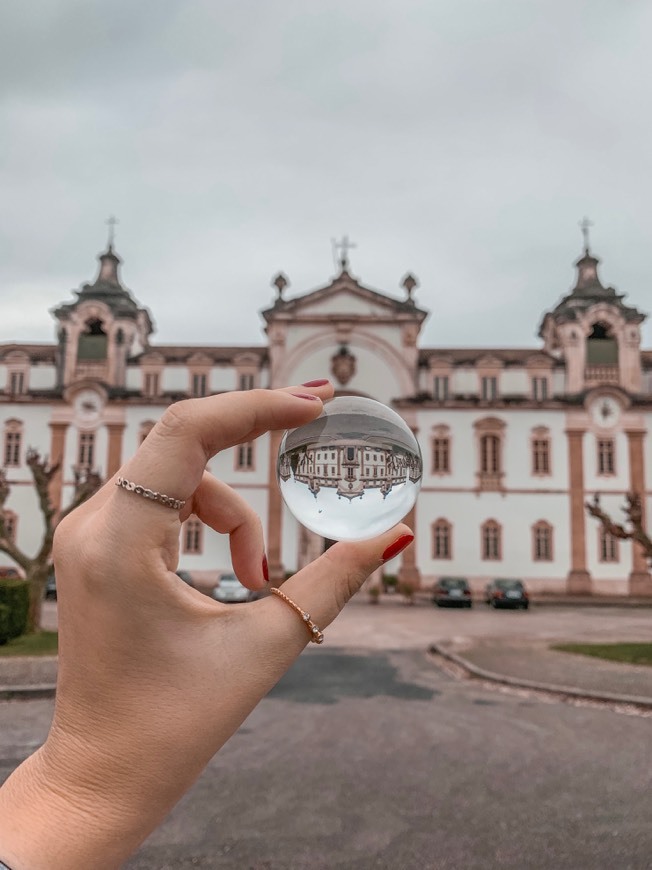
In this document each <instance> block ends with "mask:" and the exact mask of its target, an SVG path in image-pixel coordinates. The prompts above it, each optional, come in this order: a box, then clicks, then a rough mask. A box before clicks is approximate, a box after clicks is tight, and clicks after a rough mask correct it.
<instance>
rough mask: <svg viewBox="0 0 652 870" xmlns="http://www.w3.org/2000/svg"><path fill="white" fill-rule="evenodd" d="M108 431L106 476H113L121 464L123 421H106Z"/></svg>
mask: <svg viewBox="0 0 652 870" xmlns="http://www.w3.org/2000/svg"><path fill="white" fill-rule="evenodd" d="M106 429H107V432H108V433H109V447H108V450H107V455H106V476H107V479H108V478H110V477H113V475H114V474H115V473H116V471H117V470H118V469H119V468H120V466H121V465H122V436H123V434H124V431H125V424H124V423H107V424H106Z"/></svg>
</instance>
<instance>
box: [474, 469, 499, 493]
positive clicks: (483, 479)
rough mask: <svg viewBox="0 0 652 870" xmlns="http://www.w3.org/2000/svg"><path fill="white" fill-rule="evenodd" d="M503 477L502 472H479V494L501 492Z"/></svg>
mask: <svg viewBox="0 0 652 870" xmlns="http://www.w3.org/2000/svg"><path fill="white" fill-rule="evenodd" d="M504 476H505V475H504V473H503V472H502V471H479V472H478V490H479V491H480V492H502V490H503V477H504Z"/></svg>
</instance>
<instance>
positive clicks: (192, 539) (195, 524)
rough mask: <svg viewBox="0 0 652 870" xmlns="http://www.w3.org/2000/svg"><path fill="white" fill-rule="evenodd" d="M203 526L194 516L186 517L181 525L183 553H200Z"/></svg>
mask: <svg viewBox="0 0 652 870" xmlns="http://www.w3.org/2000/svg"><path fill="white" fill-rule="evenodd" d="M203 538H204V524H203V523H202V522H201V520H199V519H197V517H195V516H191V517H188V519H187V520H186V521H185V523H184V524H183V552H184V553H189V554H193V553H194V554H198V553H201V551H202V548H203Z"/></svg>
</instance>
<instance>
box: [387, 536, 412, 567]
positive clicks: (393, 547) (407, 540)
mask: <svg viewBox="0 0 652 870" xmlns="http://www.w3.org/2000/svg"><path fill="white" fill-rule="evenodd" d="M413 540H414V535H401V537H400V538H397V539H396V540H395V541H394V543H393V544H390V545H389V547H388V548H387V549H386V550H385V552H384V553H383V555H382V556H381V559H382V560H383V562H389V560H390V559H393V558H394V556H398V554H399V553H400V552H401V550H404V549H405V548H406V547H407V545H408V544H411V543H412V541H413Z"/></svg>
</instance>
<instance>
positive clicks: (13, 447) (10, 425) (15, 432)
mask: <svg viewBox="0 0 652 870" xmlns="http://www.w3.org/2000/svg"><path fill="white" fill-rule="evenodd" d="M22 446H23V424H22V422H21V421H20V420H7V422H6V423H5V444H4V464H5V467H6V468H17V467H18V466H19V465H20V457H21V453H22Z"/></svg>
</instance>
